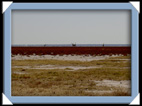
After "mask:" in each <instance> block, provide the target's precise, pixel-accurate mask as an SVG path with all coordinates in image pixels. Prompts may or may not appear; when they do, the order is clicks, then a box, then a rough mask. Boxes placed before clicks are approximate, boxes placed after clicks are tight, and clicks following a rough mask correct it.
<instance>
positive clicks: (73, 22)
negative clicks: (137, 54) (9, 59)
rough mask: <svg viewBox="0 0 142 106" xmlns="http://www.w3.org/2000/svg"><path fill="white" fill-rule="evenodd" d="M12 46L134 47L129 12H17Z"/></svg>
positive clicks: (12, 20)
mask: <svg viewBox="0 0 142 106" xmlns="http://www.w3.org/2000/svg"><path fill="white" fill-rule="evenodd" d="M11 18H12V19H11V44H12V45H15V44H18V45H19V44H22V45H23V44H71V43H76V44H131V12H130V11H129V10H13V11H12V17H11Z"/></svg>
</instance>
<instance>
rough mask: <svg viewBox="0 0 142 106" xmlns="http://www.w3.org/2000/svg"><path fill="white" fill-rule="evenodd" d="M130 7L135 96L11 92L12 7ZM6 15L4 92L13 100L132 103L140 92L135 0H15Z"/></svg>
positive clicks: (80, 8) (31, 8)
mask: <svg viewBox="0 0 142 106" xmlns="http://www.w3.org/2000/svg"><path fill="white" fill-rule="evenodd" d="M51 9H52V10H58V9H60V10H130V11H131V96H11V11H12V10H51ZM3 15H4V75H3V76H4V82H3V90H4V91H3V93H4V94H5V96H6V97H7V98H8V99H9V100H10V101H11V102H12V103H13V104H23V103H24V104H35V103H36V104H48V103H49V104H52V103H53V104H68V103H71V104H116V103H117V104H129V103H131V102H132V101H133V99H134V98H135V97H136V96H137V95H138V93H139V72H138V68H139V67H138V65H139V64H138V61H139V60H138V59H139V54H138V52H139V45H138V44H139V42H138V30H139V23H138V22H139V13H138V11H137V10H136V9H135V8H134V7H133V5H132V4H131V3H12V4H11V5H10V6H9V7H8V8H7V9H6V11H5V12H4V13H3Z"/></svg>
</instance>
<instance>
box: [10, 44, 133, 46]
mask: <svg viewBox="0 0 142 106" xmlns="http://www.w3.org/2000/svg"><path fill="white" fill-rule="evenodd" d="M72 46H76V47H131V44H25V45H18V44H14V45H12V47H72Z"/></svg>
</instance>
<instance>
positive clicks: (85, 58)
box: [12, 55, 122, 61]
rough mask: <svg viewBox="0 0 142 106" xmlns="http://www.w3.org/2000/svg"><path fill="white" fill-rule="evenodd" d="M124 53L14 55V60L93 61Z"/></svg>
mask: <svg viewBox="0 0 142 106" xmlns="http://www.w3.org/2000/svg"><path fill="white" fill-rule="evenodd" d="M118 56H122V55H112V56H110V55H102V56H91V55H88V56H85V55H63V56H60V55H55V56H54V55H41V56H40V55H28V56H27V55H12V60H44V59H55V60H79V61H92V60H104V59H108V58H109V57H118Z"/></svg>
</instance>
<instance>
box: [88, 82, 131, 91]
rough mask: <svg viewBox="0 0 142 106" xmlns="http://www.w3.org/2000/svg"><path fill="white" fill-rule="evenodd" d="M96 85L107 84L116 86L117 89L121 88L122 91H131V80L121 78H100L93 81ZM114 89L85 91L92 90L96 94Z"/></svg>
mask: <svg viewBox="0 0 142 106" xmlns="http://www.w3.org/2000/svg"><path fill="white" fill-rule="evenodd" d="M94 82H95V83H96V86H100V87H101V86H108V87H116V88H118V89H123V90H124V91H126V92H128V93H129V94H130V93H131V81H130V80H123V81H114V80H102V81H94ZM114 91H115V90H114V89H111V90H86V92H93V93H98V94H104V93H112V92H114Z"/></svg>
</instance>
